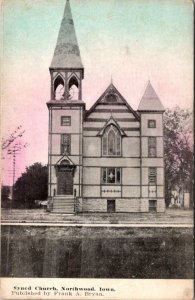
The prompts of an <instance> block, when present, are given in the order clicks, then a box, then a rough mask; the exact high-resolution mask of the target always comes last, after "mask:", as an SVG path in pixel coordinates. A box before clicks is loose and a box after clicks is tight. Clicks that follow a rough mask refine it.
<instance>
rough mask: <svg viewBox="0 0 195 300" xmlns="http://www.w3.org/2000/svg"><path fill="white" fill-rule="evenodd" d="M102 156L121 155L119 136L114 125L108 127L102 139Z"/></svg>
mask: <svg viewBox="0 0 195 300" xmlns="http://www.w3.org/2000/svg"><path fill="white" fill-rule="evenodd" d="M102 154H103V155H105V156H120V155H121V135H120V133H119V130H118V129H117V127H116V126H114V125H112V124H111V125H109V126H108V127H107V128H106V129H105V131H104V135H103V137H102Z"/></svg>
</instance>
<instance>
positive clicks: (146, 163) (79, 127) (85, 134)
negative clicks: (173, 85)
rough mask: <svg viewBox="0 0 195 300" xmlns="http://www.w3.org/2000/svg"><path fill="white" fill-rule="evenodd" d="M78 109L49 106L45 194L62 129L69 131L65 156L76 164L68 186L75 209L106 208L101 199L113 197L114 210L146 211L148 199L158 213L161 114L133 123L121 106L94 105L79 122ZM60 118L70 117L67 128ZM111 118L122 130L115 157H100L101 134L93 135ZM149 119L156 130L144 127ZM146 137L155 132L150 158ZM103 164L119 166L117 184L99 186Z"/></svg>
mask: <svg viewBox="0 0 195 300" xmlns="http://www.w3.org/2000/svg"><path fill="white" fill-rule="evenodd" d="M82 109H83V108H82V107H81V106H79V105H78V107H77V106H75V107H74V106H73V107H71V106H69V107H67V106H66V107H55V106H54V107H52V108H50V109H49V196H53V195H54V193H55V192H56V190H57V178H56V164H58V162H59V160H60V159H61V158H62V155H61V153H60V151H61V134H63V133H68V134H71V154H70V155H68V157H69V159H71V161H72V163H73V164H74V165H75V166H76V170H75V173H74V190H76V196H77V204H78V208H77V210H78V211H80V212H81V211H83V212H107V200H109V199H114V200H115V209H116V212H148V211H149V200H156V201H157V206H156V210H157V212H163V211H164V210H165V203H164V162H163V130H162V114H154V113H147V114H146V113H143V114H141V122H139V121H138V120H137V119H136V118H135V117H134V115H133V113H131V112H130V110H129V109H128V108H127V107H126V105H125V104H124V105H122V104H121V103H120V105H119V106H118V105H117V104H115V105H102V104H99V105H97V107H96V108H95V109H94V111H93V112H92V113H90V115H89V116H87V118H86V119H85V120H84V122H83V119H82V117H83V112H82ZM62 116H70V117H71V125H70V126H61V117H62ZM111 116H112V117H113V118H114V119H115V120H116V121H117V123H118V125H119V126H120V128H121V129H122V130H123V131H124V132H125V136H124V137H122V144H121V152H122V153H121V156H119V157H104V156H102V149H101V147H102V141H101V140H102V137H101V136H98V133H99V132H100V131H101V129H102V128H103V127H104V125H105V124H106V122H107V121H108V120H109V119H110V117H111ZM151 119H153V120H155V121H156V128H147V127H148V120H151ZM140 126H141V127H140ZM150 136H155V137H156V142H157V144H156V146H157V147H156V150H157V151H156V153H157V155H156V157H152V158H150V157H148V137H150ZM103 167H118V168H121V183H120V184H103V182H102V178H101V176H102V168H103ZM150 167H156V171H157V182H156V186H155V187H151V186H150V185H149V179H148V178H149V168H150ZM151 190H152V191H153V194H152V193H151ZM151 195H153V196H151Z"/></svg>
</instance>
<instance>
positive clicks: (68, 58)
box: [50, 0, 83, 69]
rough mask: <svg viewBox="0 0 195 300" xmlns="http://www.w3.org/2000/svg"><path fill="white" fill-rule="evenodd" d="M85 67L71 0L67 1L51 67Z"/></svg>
mask: <svg viewBox="0 0 195 300" xmlns="http://www.w3.org/2000/svg"><path fill="white" fill-rule="evenodd" d="M59 68H62V69H63V68H65V69H83V64H82V61H81V56H80V50H79V46H78V42H77V38H76V33H75V28H74V22H73V18H72V13H71V8H70V3H69V0H67V1H66V6H65V10H64V15H63V18H62V22H61V26H60V30H59V34H58V39H57V44H56V48H55V51H54V55H53V59H52V62H51V66H50V69H59Z"/></svg>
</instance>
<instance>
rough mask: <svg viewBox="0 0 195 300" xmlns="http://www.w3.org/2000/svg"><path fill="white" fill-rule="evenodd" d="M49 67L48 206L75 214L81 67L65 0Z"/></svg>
mask: <svg viewBox="0 0 195 300" xmlns="http://www.w3.org/2000/svg"><path fill="white" fill-rule="evenodd" d="M49 70H50V76H51V99H50V101H49V102H47V107H48V111H49V141H48V200H49V201H48V209H49V210H50V211H54V212H63V213H74V212H75V198H76V197H77V198H78V199H79V198H82V155H83V154H82V148H83V146H82V131H83V128H82V124H83V115H84V111H85V103H84V102H83V101H82V79H83V78H84V67H83V64H82V61H81V56H80V50H79V47H78V42H77V38H76V33H75V28H74V22H73V18H72V13H71V8H70V3H69V1H68V0H67V2H66V6H65V10H64V15H63V18H62V22H61V26H60V30H59V34H58V39H57V43H56V47H55V51H54V55H53V59H52V62H51V65H50V68H49Z"/></svg>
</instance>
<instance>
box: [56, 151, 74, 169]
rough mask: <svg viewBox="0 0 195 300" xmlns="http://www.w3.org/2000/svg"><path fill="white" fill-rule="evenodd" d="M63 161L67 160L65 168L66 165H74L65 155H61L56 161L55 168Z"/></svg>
mask: <svg viewBox="0 0 195 300" xmlns="http://www.w3.org/2000/svg"><path fill="white" fill-rule="evenodd" d="M63 160H67V161H68V162H69V164H67V166H68V165H70V166H73V167H74V166H75V164H74V163H73V162H72V160H71V159H70V158H69V157H68V156H67V155H66V154H65V155H63V156H62V157H61V158H60V159H59V160H58V161H57V163H56V164H55V166H60V165H61V163H62V162H63Z"/></svg>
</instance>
